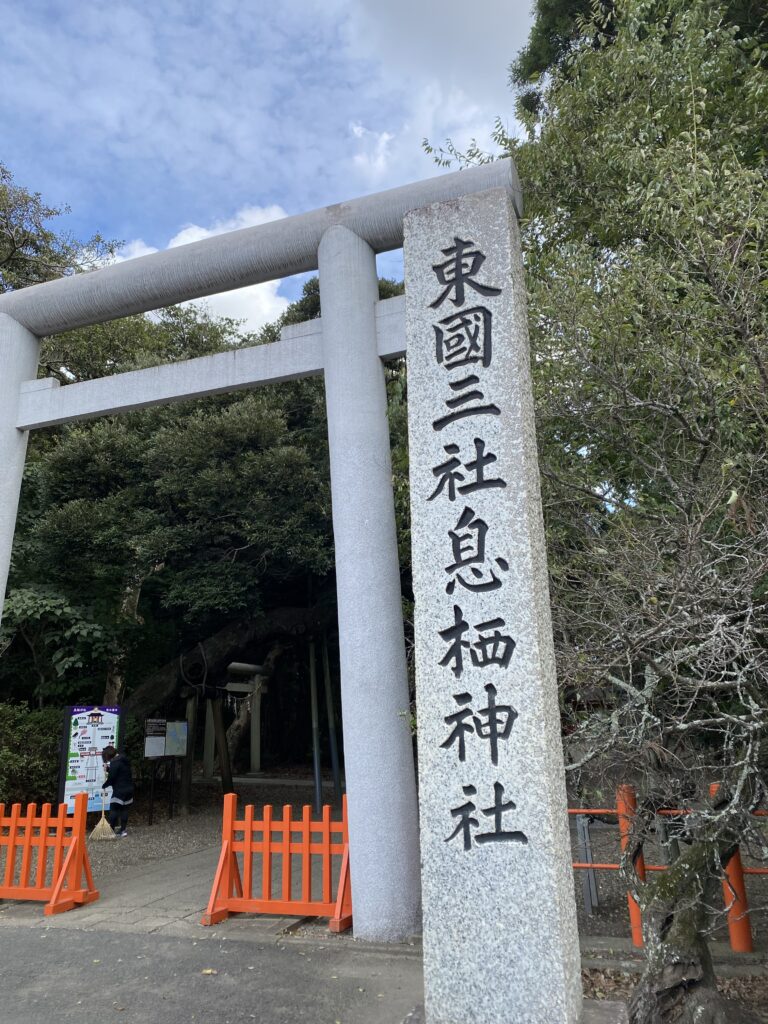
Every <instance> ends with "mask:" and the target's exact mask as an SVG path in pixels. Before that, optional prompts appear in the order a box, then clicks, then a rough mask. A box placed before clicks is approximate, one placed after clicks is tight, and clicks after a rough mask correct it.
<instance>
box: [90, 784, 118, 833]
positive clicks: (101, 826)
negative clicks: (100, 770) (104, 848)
mask: <svg viewBox="0 0 768 1024" xmlns="http://www.w3.org/2000/svg"><path fill="white" fill-rule="evenodd" d="M90 838H91V839H117V836H116V835H115V830H114V829H113V828H112V826H111V825H110V824H109V822H108V821H107V815H106V810H105V806H104V790H102V791H101V818H100V819H99V820H98V821H97V822H96V828H95V829H94V830H93V832H91V835H90Z"/></svg>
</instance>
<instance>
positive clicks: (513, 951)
mask: <svg viewBox="0 0 768 1024" xmlns="http://www.w3.org/2000/svg"><path fill="white" fill-rule="evenodd" d="M520 214H521V197H520V188H519V184H518V181H517V176H516V172H515V168H514V165H513V162H512V161H511V160H503V161H499V162H497V163H494V164H490V165H487V166H483V167H477V168H473V169H470V170H465V171H461V172H458V173H454V174H448V175H443V176H440V177H437V178H433V179H430V180H428V181H423V182H419V183H416V184H412V185H407V186H404V187H402V188H397V189H391V190H389V191H387V192H381V193H378V194H375V195H371V196H367V197H364V198H361V199H355V200H352V201H349V202H345V203H339V204H337V205H335V206H329V207H326V208H324V209H321V210H316V211H313V212H311V213H306V214H300V215H297V216H294V217H288V218H286V219H284V220H280V221H274V222H271V223H268V224H263V225H260V226H258V227H253V228H245V229H243V230H240V231H233V232H230V233H228V234H223V235H219V236H217V237H214V238H209V239H206V240H204V241H200V242H194V243H192V244H190V245H185V246H181V247H178V248H175V249H171V250H168V251H165V252H161V253H155V254H152V255H149V256H143V257H140V258H138V259H134V260H130V261H127V262H124V263H120V264H117V265H114V266H110V267H105V268H103V269H100V270H97V271H94V272H91V273H87V274H77V275H74V276H71V277H67V278H62V279H60V280H56V281H51V282H48V283H45V284H39V285H35V286H33V287H30V288H27V289H23V290H20V291H17V292H10V293H6V294H4V295H1V296H0V608H1V607H2V599H3V596H4V594H5V587H6V583H7V578H8V571H9V565H10V559H11V549H12V543H13V533H14V526H15V519H16V512H17V508H18V501H19V492H20V488H21V482H22V475H23V469H24V459H25V452H26V447H27V438H28V433H29V431H30V430H34V429H39V428H42V427H48V426H53V425H56V424H62V423H68V422H71V421H73V420H78V419H84V418H88V417H93V416H98V415H106V414H114V413H118V412H122V411H128V410H132V409H142V408H147V407H149V406H153V405H158V404H161V403H165V402H173V401H179V400H182V399H187V398H191V397H201V396H204V395H212V394H220V393H223V392H227V391H235V390H238V389H244V388H253V387H256V386H259V385H262V384H268V383H274V382H279V381H286V380H295V379H298V378H302V377H307V376H312V375H320V374H322V375H323V377H324V382H325V393H326V408H327V419H328V437H329V449H330V466H331V494H332V502H333V532H334V541H335V549H336V576H337V591H338V617H339V635H340V658H341V687H342V718H343V727H344V747H345V764H346V779H347V795H348V805H349V824H350V863H351V869H352V883H353V884H352V893H353V914H354V928H355V935H356V937H358V938H363V939H370V940H379V941H398V940H402V939H404V938H407V937H409V936H412V935H414V934H416V933H418V932H419V931H420V929H421V922H422V915H421V890H422V883H423V894H424V917H423V925H424V958H425V983H426V985H425V987H426V1019H427V1021H428V1022H429V1024H508V1022H509V1021H515V1022H517V1021H519V1022H536V1024H575V1022H576V1021H577V1020H578V1019H579V1014H580V1008H581V987H580V981H579V951H578V936H577V932H576V920H575V904H574V897H573V885H572V880H571V871H570V865H569V859H570V857H569V842H568V831H567V822H566V804H565V787H564V778H563V764H562V746H561V741H560V726H559V714H558V705H557V694H556V688H555V679H554V667H553V665H554V662H553V657H552V636H551V627H550V623H549V604H548V591H547V576H546V559H545V550H544V538H543V526H542V522H541V508H540V499H539V492H538V470H537V462H536V449H535V435H534V428H533V406H532V393H531V387H530V380H529V366H528V349H527V327H526V322H525V290H524V285H523V282H522V271H521V268H522V258H521V254H520V247H519V237H518V234H517V231H518V229H517V218H518V217H519V216H520ZM404 239H405V241H404ZM402 245H404V253H405V271H406V274H405V276H406V295H405V297H398V298H394V299H389V300H386V301H378V279H377V273H376V253H378V252H384V251H387V250H391V249H396V248H399V247H400V246H402ZM446 257H447V258H446ZM314 269H318V270H319V275H320V298H321V318H320V319H318V320H313V321H310V322H308V323H304V324H299V325H293V326H290V327H286V328H284V329H283V331H282V332H281V338H280V341H279V342H276V343H275V344H271V345H263V346H258V347H254V348H245V349H237V350H233V351H230V352H224V353H221V354H217V355H212V356H205V357H202V358H200V359H192V360H188V361H186V362H181V363H174V364H170V365H164V366H158V367H154V368H151V369H146V370H138V371H135V372H130V373H123V374H119V375H116V376H113V377H108V378H103V379H100V380H93V381H87V382H83V383H78V384H71V385H67V386H65V387H59V386H58V383H57V382H56V381H55V380H52V379H38V377H37V374H38V362H39V347H40V344H39V340H38V339H39V338H40V337H43V336H46V335H51V334H56V333H59V332H61V331H66V330H71V329H73V328H76V327H83V326H86V325H88V324H94V323H99V322H103V321H105V320H111V319H115V318H117V317H122V316H128V315H130V314H136V313H143V312H147V311H150V310H153V309H157V308H160V307H163V306H167V305H172V304H175V303H179V302H183V301H186V300H189V299H196V298H201V297H203V296H207V295H212V294H216V293H218V292H221V291H228V290H230V289H233V288H238V287H243V286H246V285H252V284H257V283H260V282H263V281H269V280H274V279H277V278H282V277H286V276H289V275H292V274H297V273H301V272H305V271H310V270H314ZM406 335H407V339H408V340H407V345H406ZM406 349H407V354H408V372H409V439H410V440H409V444H410V460H411V502H412V535H413V552H414V589H415V593H416V652H417V654H416V661H417V701H418V714H419V769H420V775H419V782H420V786H419V801H417V788H416V779H415V773H414V766H413V757H412V748H411V737H410V732H409V727H408V716H407V709H408V706H409V695H408V681H407V672H406V659H405V648H404V639H403V617H402V606H401V593H400V575H399V565H398V553H397V538H396V531H395V516H394V503H393V495H392V479H391V476H392V471H391V457H390V442H389V429H388V422H387V409H386V388H385V378H384V370H383V361H384V360H387V359H391V358H394V357H397V356H402V355H404V354H405V353H406ZM446 456H448V457H447V458H446ZM462 508H463V511H462ZM446 545H447V556H446ZM486 548H487V551H486ZM451 550H452V552H453V563H451ZM486 555H487V557H486ZM446 562H448V563H451V564H448V565H446V564H445V563H446ZM446 595H447V596H446ZM481 703H486V704H487V706H486V707H483V708H481V707H480V704H481ZM462 801H463V802H462ZM475 801H476V802H475ZM419 810H420V818H421V821H420V825H421V856H422V859H423V863H422V865H421V871H420V863H419ZM590 1019H591V1018H590Z"/></svg>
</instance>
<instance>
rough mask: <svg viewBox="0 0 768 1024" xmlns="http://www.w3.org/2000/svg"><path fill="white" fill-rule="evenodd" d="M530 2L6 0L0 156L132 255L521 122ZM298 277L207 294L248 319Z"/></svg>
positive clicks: (277, 308)
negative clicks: (520, 64) (514, 63)
mask: <svg viewBox="0 0 768 1024" xmlns="http://www.w3.org/2000/svg"><path fill="white" fill-rule="evenodd" d="M530 2H531V0H506V2H505V0H480V2H479V3H476V4H469V3H466V2H464V3H460V2H459V0H440V2H432V0H410V2H408V0H385V2H384V3H382V2H376V3H374V2H373V0H283V2H282V3H281V2H279V0H271V2H269V3H267V2H262V0H250V2H249V0H207V2H200V0H109V2H105V0H86V2H82V3H73V2H71V0H70V2H63V0H48V2H45V0H6V3H5V5H4V17H3V41H2V51H1V53H2V55H1V56H0V95H1V96H2V105H1V106H0V162H2V163H4V164H5V165H6V166H7V167H8V168H9V169H10V170H11V171H12V173H13V174H14V176H15V179H16V181H17V183H18V184H20V185H23V186H25V187H27V188H29V189H31V190H34V191H39V192H41V193H42V195H43V198H44V199H45V200H46V201H47V202H49V203H51V204H54V205H61V204H68V205H69V206H70V207H71V210H72V212H71V214H70V215H69V216H68V217H67V218H66V221H61V222H60V224H61V226H64V225H65V226H66V228H67V229H68V230H70V231H71V232H72V233H73V234H74V235H75V236H77V237H80V238H86V237H89V236H90V235H92V234H93V233H94V232H96V231H99V232H101V233H102V234H103V235H105V236H106V237H108V238H115V239H120V240H122V241H124V242H125V243H126V245H125V248H124V250H123V254H124V255H125V256H135V255H140V254H142V253H144V252H149V251H154V250H155V249H163V248H166V247H167V246H169V245H171V244H174V245H176V244H181V243H182V242H184V241H193V240H195V239H197V238H203V237H205V236H206V235H208V234H211V233H214V232H218V231H222V230H229V229H232V228H237V227H246V226H249V225H251V224H258V223H261V222H263V221H265V220H270V219H274V218H276V217H280V216H284V215H285V214H292V213H299V212H302V211H304V210H311V209H314V208H316V207H318V206H324V205H326V204H328V203H333V202H338V201H340V200H343V199H348V198H351V197H353V196H357V195H363V194H365V193H368V192H375V191H378V190H380V189H384V188H390V187H392V186H396V185H401V184H405V183H406V182H409V181H414V180H417V179H419V178H424V177H429V176H431V175H433V174H436V173H440V172H439V169H438V168H437V167H436V166H435V165H434V164H433V163H432V161H431V160H430V158H429V157H428V156H427V155H426V154H424V153H423V151H422V149H421V140H422V138H424V137H425V136H426V137H428V138H429V139H430V140H431V141H433V142H442V141H443V140H444V139H445V138H446V137H451V138H453V139H454V140H455V141H456V142H458V143H459V144H463V143H466V142H467V141H468V140H469V139H470V138H472V137H475V138H477V139H478V140H479V141H480V142H481V143H486V142H488V141H489V133H490V130H491V127H492V125H493V121H494V119H495V117H496V116H501V117H502V119H503V120H504V121H505V122H506V123H507V124H508V125H509V127H510V128H514V122H513V117H512V109H513V98H512V94H511V92H510V91H509V89H508V87H507V67H508V65H509V63H510V61H511V60H512V59H513V57H514V56H515V54H516V53H517V51H518V50H519V49H520V47H521V46H522V45H523V44H524V42H525V39H526V37H527V34H528V30H529V27H530V22H531V17H530V13H529V5H530ZM398 266H399V263H398V259H397V257H383V258H381V260H380V268H381V270H382V271H383V272H388V273H390V274H393V275H394V274H397V272H398ZM297 287H298V285H297V282H295V281H285V282H282V283H280V282H275V283H273V284H266V285H259V286H256V287H255V288H252V289H243V290H241V291H240V292H237V293H228V294H227V295H225V296H221V297H216V298H213V299H210V300H207V301H208V304H209V305H210V306H211V308H212V309H213V311H214V312H221V313H223V314H226V315H230V316H237V317H244V318H245V319H246V321H247V326H248V327H250V328H254V327H256V326H258V325H259V324H260V323H263V322H265V321H267V320H271V319H274V318H275V317H276V316H277V315H278V314H279V313H280V312H281V311H282V309H283V308H284V306H285V304H286V303H287V301H288V300H289V299H290V298H293V297H295V295H296V292H297Z"/></svg>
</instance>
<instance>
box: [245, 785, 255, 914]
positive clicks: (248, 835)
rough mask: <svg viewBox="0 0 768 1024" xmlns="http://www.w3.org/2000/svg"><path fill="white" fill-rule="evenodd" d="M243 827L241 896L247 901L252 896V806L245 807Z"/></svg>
mask: <svg viewBox="0 0 768 1024" xmlns="http://www.w3.org/2000/svg"><path fill="white" fill-rule="evenodd" d="M244 825H245V833H244V835H243V839H244V843H243V896H244V897H245V898H246V899H247V900H249V899H250V898H251V896H252V895H253V804H247V805H246V808H245V821H244Z"/></svg>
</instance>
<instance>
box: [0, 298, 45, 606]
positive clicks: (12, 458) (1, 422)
mask: <svg viewBox="0 0 768 1024" xmlns="http://www.w3.org/2000/svg"><path fill="white" fill-rule="evenodd" d="M39 356H40V342H39V341H38V339H37V338H36V337H35V336H34V334H32V333H31V332H30V331H28V330H27V329H26V327H22V326H21V324H19V323H17V322H16V321H15V320H14V319H13V318H12V317H10V316H8V315H7V314H6V313H0V618H2V613H3V600H4V598H5V585H6V583H7V582H8V570H9V568H10V565H11V549H12V548H13V531H14V529H15V526H16V512H17V510H18V507H19V494H20V492H21V478H22V476H23V475H24V459H25V456H26V453H27V438H28V436H29V432H28V431H26V430H17V429H16V422H17V417H18V411H19V393H20V390H21V385H22V382H23V381H32V380H34V379H35V377H37V363H38V359H39Z"/></svg>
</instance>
